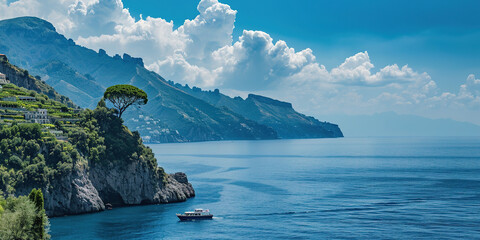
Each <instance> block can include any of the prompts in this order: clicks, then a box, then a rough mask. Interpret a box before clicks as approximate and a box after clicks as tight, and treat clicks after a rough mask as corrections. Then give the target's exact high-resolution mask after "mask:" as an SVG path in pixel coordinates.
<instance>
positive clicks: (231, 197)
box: [51, 138, 480, 239]
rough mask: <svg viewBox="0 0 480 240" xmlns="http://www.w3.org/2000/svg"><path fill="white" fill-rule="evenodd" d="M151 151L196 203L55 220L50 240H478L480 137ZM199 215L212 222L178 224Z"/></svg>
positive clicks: (166, 147) (228, 144)
mask: <svg viewBox="0 0 480 240" xmlns="http://www.w3.org/2000/svg"><path fill="white" fill-rule="evenodd" d="M150 147H151V148H152V149H153V151H154V152H155V154H156V157H157V159H158V162H159V165H161V166H162V167H164V168H165V170H166V171H167V172H176V171H182V172H186V173H187V174H188V177H189V180H190V182H191V183H192V184H193V186H194V188H195V190H196V194H197V196H196V197H195V198H193V199H189V200H188V201H187V202H183V203H175V204H167V205H151V206H139V207H125V208H116V209H113V210H110V211H105V212H101V213H96V214H86V215H80V216H70V217H61V218H53V219H51V235H52V237H53V239H164V238H168V239H252V238H253V239H261V238H265V239H270V238H291V239H295V238H297V239H305V238H307V239H327V238H330V239H332V238H335V239H367V238H370V239H422V238H423V239H480V138H344V139H311V140H276V141H227V142H203V143H186V144H159V145H150ZM194 208H208V209H210V211H211V212H213V213H214V215H215V218H214V219H213V220H207V221H196V222H179V221H178V219H177V217H176V216H175V213H180V212H185V211H187V210H192V209H194Z"/></svg>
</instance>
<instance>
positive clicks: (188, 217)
mask: <svg viewBox="0 0 480 240" xmlns="http://www.w3.org/2000/svg"><path fill="white" fill-rule="evenodd" d="M177 217H178V218H179V219H180V221H192V220H209V219H212V218H213V215H204V216H185V215H180V214H177Z"/></svg>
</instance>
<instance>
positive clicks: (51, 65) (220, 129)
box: [0, 17, 343, 142]
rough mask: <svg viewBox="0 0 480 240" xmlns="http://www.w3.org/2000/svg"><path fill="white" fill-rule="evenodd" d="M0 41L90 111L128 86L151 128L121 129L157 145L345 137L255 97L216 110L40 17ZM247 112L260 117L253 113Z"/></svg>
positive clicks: (131, 117) (132, 115) (9, 27)
mask: <svg viewBox="0 0 480 240" xmlns="http://www.w3.org/2000/svg"><path fill="white" fill-rule="evenodd" d="M0 38H1V39H2V41H1V42H0V53H5V54H7V55H8V56H9V58H10V59H11V61H12V62H14V63H15V64H17V65H19V66H21V67H24V68H28V69H31V71H32V72H34V73H35V74H38V75H40V76H42V78H43V79H44V80H45V81H46V82H47V83H49V84H50V85H52V86H54V87H55V89H57V90H58V91H59V92H60V93H61V94H63V95H66V96H69V97H70V98H71V99H72V100H73V101H74V102H76V103H78V104H80V105H81V106H82V107H90V108H92V107H94V106H95V104H96V102H98V100H99V99H100V98H101V97H102V93H103V91H104V89H105V88H106V87H109V86H111V85H115V84H132V85H135V86H137V87H139V88H141V89H143V90H145V91H146V92H147V94H148V95H149V104H148V105H147V106H145V107H144V109H143V110H144V112H145V113H148V116H147V117H148V119H151V121H150V120H147V121H140V119H139V118H138V117H137V116H139V115H140V113H139V112H137V111H136V110H135V109H132V111H130V112H129V113H127V114H126V115H125V123H126V125H127V126H129V127H130V128H131V129H138V130H139V132H140V133H141V135H142V136H147V137H151V139H159V140H158V142H164V141H168V142H170V141H173V142H177V141H209V140H240V139H275V138H278V137H282V138H305V137H341V136H343V134H341V131H340V129H339V128H338V126H336V125H333V124H328V123H322V122H320V121H318V120H316V119H314V118H311V117H307V116H304V115H301V114H299V113H296V112H295V111H294V110H293V108H292V107H291V104H290V105H289V103H283V102H277V101H276V100H273V99H269V98H265V97H260V96H253V95H252V97H251V98H250V100H252V101H250V100H245V102H244V103H241V102H240V101H233V100H232V101H230V100H228V99H226V98H225V99H226V100H225V101H226V102H227V103H228V104H215V103H214V102H212V101H211V98H210V97H206V95H205V96H204V97H202V96H200V95H199V94H194V93H193V92H191V91H187V90H186V89H182V88H180V89H179V88H178V87H177V85H175V84H170V83H167V81H165V79H163V78H162V77H161V76H160V75H158V74H156V73H154V72H151V71H149V70H147V69H145V67H144V65H143V60H142V59H141V58H134V57H131V56H130V55H128V54H124V55H123V57H121V56H119V55H115V56H113V57H110V56H108V55H107V54H106V52H105V51H104V50H99V52H98V53H97V52H95V51H93V50H91V49H88V48H85V47H81V46H78V45H76V44H75V42H74V41H73V40H71V39H68V40H67V39H66V38H65V37H64V36H62V35H60V34H58V33H57V32H56V30H55V28H54V27H53V25H52V24H50V23H48V22H47V21H44V20H41V19H38V18H34V17H22V18H15V19H9V20H3V21H0ZM223 96H224V95H223ZM267 99H269V100H267ZM252 104H253V105H252ZM278 104H280V105H278ZM249 106H255V108H253V109H252V110H255V111H257V112H256V113H250V112H249V111H248V107H249ZM267 109H269V110H267ZM258 112H260V114H258ZM285 113H287V114H286V115H285ZM279 114H284V115H285V116H289V117H284V116H281V115H279ZM290 117H293V118H291V119H290ZM295 118H296V119H297V120H296V121H292V119H295ZM287 120H288V121H287ZM283 129H285V130H286V131H283ZM172 134H173V135H172ZM152 135H159V136H156V137H152Z"/></svg>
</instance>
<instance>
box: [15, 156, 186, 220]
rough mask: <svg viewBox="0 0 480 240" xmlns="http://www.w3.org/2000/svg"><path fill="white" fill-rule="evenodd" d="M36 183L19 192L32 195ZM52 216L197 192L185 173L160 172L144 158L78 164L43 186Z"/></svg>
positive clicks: (182, 198) (164, 200)
mask: <svg viewBox="0 0 480 240" xmlns="http://www.w3.org/2000/svg"><path fill="white" fill-rule="evenodd" d="M34 187H38V186H36V185H28V186H22V187H21V188H18V189H17V192H16V195H28V192H29V191H30V190H31V189H32V188H34ZM41 188H42V191H43V192H44V198H45V210H46V213H47V215H48V216H49V217H58V216H65V215H76V214H83V213H92V212H99V211H103V210H105V205H106V204H110V205H112V206H114V207H118V206H130V205H144V204H159V203H174V202H182V201H186V200H187V199H188V198H190V197H194V196H195V190H194V189H193V187H192V184H190V183H189V182H188V179H187V176H186V174H185V173H175V174H168V175H165V176H163V175H162V176H160V175H158V174H157V173H155V172H153V171H152V169H151V168H149V166H148V165H147V164H145V163H144V162H133V163H131V164H129V165H128V166H122V167H119V166H115V165H113V164H110V165H106V166H98V165H97V166H93V167H91V168H90V169H89V170H87V169H86V168H85V166H82V165H78V164H77V165H76V167H75V168H74V169H73V170H72V172H71V173H70V174H67V175H66V176H63V177H62V178H59V179H56V180H55V181H53V182H51V183H50V184H48V185H47V186H43V187H41Z"/></svg>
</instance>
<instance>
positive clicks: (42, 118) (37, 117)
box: [25, 109, 50, 124]
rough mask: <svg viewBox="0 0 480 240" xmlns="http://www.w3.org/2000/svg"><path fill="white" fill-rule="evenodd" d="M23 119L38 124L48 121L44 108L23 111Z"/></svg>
mask: <svg viewBox="0 0 480 240" xmlns="http://www.w3.org/2000/svg"><path fill="white" fill-rule="evenodd" d="M25 120H27V121H29V122H32V123H40V124H47V123H50V119H48V114H47V110H46V109H37V111H32V112H25Z"/></svg>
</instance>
